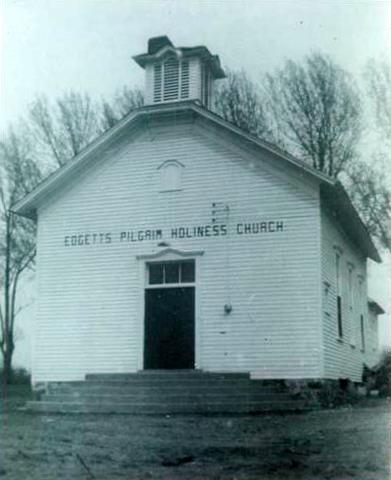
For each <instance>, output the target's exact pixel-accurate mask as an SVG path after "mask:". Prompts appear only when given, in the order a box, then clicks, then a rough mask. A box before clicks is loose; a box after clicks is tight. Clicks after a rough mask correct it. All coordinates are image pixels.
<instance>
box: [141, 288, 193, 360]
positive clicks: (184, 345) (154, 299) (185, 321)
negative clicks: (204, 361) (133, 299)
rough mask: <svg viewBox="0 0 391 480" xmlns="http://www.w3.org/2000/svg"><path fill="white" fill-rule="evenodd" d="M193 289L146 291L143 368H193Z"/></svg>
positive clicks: (154, 289) (155, 289)
mask: <svg viewBox="0 0 391 480" xmlns="http://www.w3.org/2000/svg"><path fill="white" fill-rule="evenodd" d="M194 300H195V288H194V287H179V288H177V287H176V288H153V289H147V290H145V335H144V368H145V369H192V368H194V343H195V341H194V340H195V335H194V332H195V327H194V315H195V314H194Z"/></svg>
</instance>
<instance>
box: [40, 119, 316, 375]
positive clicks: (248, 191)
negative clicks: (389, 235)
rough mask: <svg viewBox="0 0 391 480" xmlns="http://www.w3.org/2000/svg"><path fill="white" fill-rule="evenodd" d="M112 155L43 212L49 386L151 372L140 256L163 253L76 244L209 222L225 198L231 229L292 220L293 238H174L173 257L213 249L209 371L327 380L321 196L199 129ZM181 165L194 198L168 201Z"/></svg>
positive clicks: (207, 313) (149, 138)
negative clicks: (95, 235)
mask: <svg viewBox="0 0 391 480" xmlns="http://www.w3.org/2000/svg"><path fill="white" fill-rule="evenodd" d="M173 130H174V132H173ZM178 132H181V133H180V135H179V134H178ZM151 133H152V135H151ZM106 156H107V159H106V160H104V161H103V160H102V161H99V162H97V165H96V168H95V169H92V170H90V171H89V174H88V175H85V176H83V180H82V181H81V182H78V181H75V182H74V184H73V185H72V186H69V188H68V189H67V191H64V193H63V194H62V195H60V196H59V197H58V198H53V201H52V202H51V203H50V204H49V205H46V206H45V208H44V209H41V211H40V212H39V218H40V221H39V223H40V228H39V233H38V242H39V256H38V270H39V280H38V307H37V328H36V331H37V334H36V341H35V347H34V357H35V360H34V379H35V381H47V380H70V379H74V380H76V379H81V378H83V376H84V375H85V374H86V373H89V372H97V371H101V372H111V371H112V372H129V371H135V370H137V369H138V368H140V366H141V365H142V349H143V347H142V331H143V318H142V315H141V313H140V312H141V311H142V309H141V310H140V305H141V303H142V302H143V298H142V295H143V287H142V282H143V275H142V272H143V269H142V267H140V260H137V258H136V256H137V255H143V254H151V253H153V252H156V251H158V250H159V249H158V247H157V245H156V244H157V242H149V241H146V242H138V243H129V244H121V243H119V242H113V243H112V244H109V245H95V246H82V247H65V246H64V236H65V235H67V234H72V233H84V232H117V233H118V232H120V231H122V230H130V229H133V230H138V229H145V228H154V227H157V228H163V229H165V230H166V231H167V230H168V229H170V228H171V227H173V226H180V225H203V224H209V223H211V209H212V203H213V202H216V201H217V202H226V203H228V204H229V205H230V223H231V225H235V224H236V223H237V222H239V221H240V222H241V221H254V220H257V219H258V220H264V219H265V220H267V219H277V220H280V219H281V220H283V221H284V222H285V225H286V230H285V231H284V232H277V233H274V234H270V233H269V234H260V235H248V236H246V238H244V237H245V236H239V235H230V236H229V237H221V238H219V237H216V238H191V239H190V238H189V239H185V240H181V239H168V241H169V243H170V245H171V246H172V248H176V249H179V250H187V251H193V250H202V251H204V252H205V254H204V256H203V258H202V262H200V263H202V267H201V270H202V271H200V272H198V273H199V274H200V276H201V280H200V281H199V283H197V295H198V298H199V299H200V305H199V311H198V313H197V320H196V321H197V328H198V329H199V332H198V337H197V338H198V342H199V344H198V345H197V349H198V352H199V353H198V360H199V365H198V366H199V367H200V368H204V369H206V370H211V371H219V370H231V371H250V372H251V373H252V376H254V377H258V378H314V377H319V376H320V374H321V371H320V358H321V346H320V339H319V323H320V317H319V298H318V297H319V296H318V290H319V287H318V285H319V248H318V244H319V230H320V228H319V222H320V219H319V203H318V200H317V199H318V197H317V195H316V194H315V193H314V191H313V188H312V187H310V186H308V185H306V184H304V183H303V188H302V189H300V188H298V186H293V185H291V184H290V182H289V181H284V179H283V178H282V177H281V173H279V174H278V175H273V174H272V170H270V167H268V168H265V169H263V168H262V165H263V163H262V161H260V160H259V159H257V166H256V167H255V168H254V167H251V168H249V167H248V165H247V160H245V161H244V158H246V155H245V154H243V156H242V157H241V156H240V155H239V154H238V153H236V152H232V151H231V150H229V149H228V148H226V147H225V146H224V145H223V144H222V143H221V142H215V141H214V140H213V139H212V138H207V137H206V136H205V135H200V134H199V133H197V129H194V130H191V129H189V126H188V125H187V126H185V127H184V126H183V125H175V126H173V125H166V126H165V125H160V126H159V127H158V128H156V129H155V128H154V129H153V131H152V132H149V133H148V134H145V135H139V136H138V137H137V138H135V139H133V140H129V141H128V142H127V143H124V144H122V145H121V147H119V146H118V145H117V146H113V147H112V150H110V149H109V150H108V151H107V152H106ZM172 159H176V160H179V161H180V162H181V163H182V164H183V165H184V172H183V189H182V191H180V192H170V193H162V192H160V187H159V170H158V167H159V166H160V165H161V164H162V163H163V162H164V161H167V160H172ZM279 233H281V235H279ZM227 258H229V261H227ZM53 259H55V261H53ZM197 265H198V264H197ZM140 285H141V287H140ZM228 301H229V302H230V303H232V305H233V311H232V313H231V314H230V315H228V316H227V315H225V314H224V311H223V306H224V304H225V303H227V302H228ZM223 331H225V332H226V333H224V334H222V333H221V332H223Z"/></svg>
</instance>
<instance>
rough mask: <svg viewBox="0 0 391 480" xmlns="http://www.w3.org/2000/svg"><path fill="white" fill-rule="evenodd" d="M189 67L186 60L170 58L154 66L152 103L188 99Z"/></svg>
mask: <svg viewBox="0 0 391 480" xmlns="http://www.w3.org/2000/svg"><path fill="white" fill-rule="evenodd" d="M189 96H190V65H189V62H188V61H187V60H185V61H182V62H180V61H178V60H176V59H175V58H170V59H168V60H166V61H165V62H163V63H157V64H155V65H154V87H153V102H154V103H160V102H170V101H173V100H179V99H184V98H189Z"/></svg>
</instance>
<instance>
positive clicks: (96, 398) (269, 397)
mask: <svg viewBox="0 0 391 480" xmlns="http://www.w3.org/2000/svg"><path fill="white" fill-rule="evenodd" d="M41 400H42V401H48V402H66V403H68V402H75V401H76V402H83V403H84V402H87V403H88V402H93V403H99V402H103V403H109V402H112V403H143V402H145V403H148V402H156V403H159V402H160V403H173V402H174V403H175V402H178V403H197V404H199V403H209V402H212V403H213V402H221V403H234V402H235V403H237V404H239V403H243V402H244V403H246V402H249V401H250V402H270V403H273V402H279V401H292V400H293V399H292V397H291V395H289V393H280V394H276V393H267V394H265V393H263V392H261V393H254V392H249V393H245V392H238V393H236V394H233V395H225V394H224V393H223V394H222V393H217V392H216V393H209V392H208V393H205V394H200V393H190V392H182V393H180V394H178V393H176V394H173V393H165V394H157V395H151V394H143V393H135V394H131V395H127V394H121V395H114V394H113V393H106V394H99V395H94V394H91V393H90V392H69V393H66V394H64V393H61V394H56V393H49V394H44V395H42V397H41Z"/></svg>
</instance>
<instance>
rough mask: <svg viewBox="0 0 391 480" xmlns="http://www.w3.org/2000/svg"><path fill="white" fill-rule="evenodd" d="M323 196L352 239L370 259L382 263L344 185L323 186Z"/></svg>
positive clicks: (336, 183)
mask: <svg viewBox="0 0 391 480" xmlns="http://www.w3.org/2000/svg"><path fill="white" fill-rule="evenodd" d="M321 195H322V196H323V200H324V201H325V202H326V205H327V206H328V207H329V208H330V209H331V210H332V211H333V212H335V214H336V215H337V216H338V220H339V222H340V223H341V224H342V225H343V226H344V228H345V230H346V231H347V233H348V235H349V236H350V238H352V239H353V240H354V241H355V243H356V244H357V245H358V247H359V248H360V249H361V250H362V251H363V252H364V253H365V255H366V256H367V257H368V258H371V259H372V260H374V261H375V262H377V263H381V261H382V260H381V257H380V255H379V252H378V250H377V248H376V247H375V245H374V243H373V241H372V238H371V236H370V234H369V232H368V230H367V228H366V226H365V225H364V223H363V221H362V220H361V218H360V215H359V214H358V212H357V210H356V209H355V208H354V206H353V204H352V202H351V200H350V199H349V196H348V194H347V193H346V191H345V189H344V188H343V186H342V184H341V183H340V182H339V181H336V182H334V184H333V185H326V184H323V185H322V186H321Z"/></svg>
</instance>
